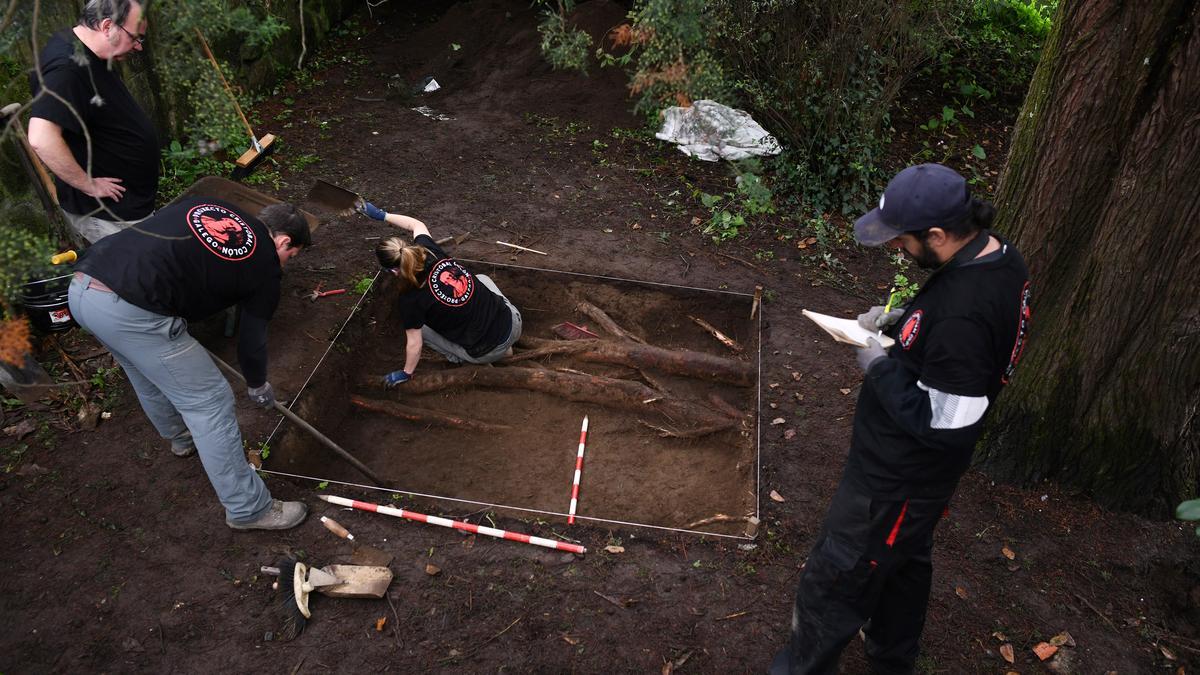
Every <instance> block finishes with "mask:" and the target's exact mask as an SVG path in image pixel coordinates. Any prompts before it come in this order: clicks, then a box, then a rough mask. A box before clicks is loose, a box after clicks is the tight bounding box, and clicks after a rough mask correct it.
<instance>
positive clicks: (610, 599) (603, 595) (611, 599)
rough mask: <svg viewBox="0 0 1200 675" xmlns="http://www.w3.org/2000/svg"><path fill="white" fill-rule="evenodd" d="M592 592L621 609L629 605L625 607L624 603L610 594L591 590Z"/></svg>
mask: <svg viewBox="0 0 1200 675" xmlns="http://www.w3.org/2000/svg"><path fill="white" fill-rule="evenodd" d="M592 592H593V593H595V594H596V595H598V596H600V597H602V598H604V599H605V600H607V601H609V602H611V603H612V604H614V605H616V606H617V607H620V608H621V609H629V607H627V606H626V605H625V603H623V602H621V601H620V600H617V599H616V598H614V597H612V596H611V595H605V594H603V593H601V592H600V591H592Z"/></svg>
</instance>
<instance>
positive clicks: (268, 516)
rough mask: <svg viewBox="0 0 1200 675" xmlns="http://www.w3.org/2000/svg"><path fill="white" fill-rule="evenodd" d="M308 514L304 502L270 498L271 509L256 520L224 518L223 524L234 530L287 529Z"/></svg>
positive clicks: (300, 521) (298, 522) (301, 521)
mask: <svg viewBox="0 0 1200 675" xmlns="http://www.w3.org/2000/svg"><path fill="white" fill-rule="evenodd" d="M307 515H308V505H307V504H305V503H304V502H285V501H281V500H278V499H272V500H271V509H270V510H269V511H267V512H266V513H265V514H263V515H262V516H261V517H260V518H259V519H258V520H254V521H251V522H249V523H235V522H232V521H230V520H229V518H226V519H225V524H226V525H228V526H229V527H231V528H233V529H235V530H287V529H290V528H293V527H295V526H297V525H299V524H300V523H303V522H304V517H305V516H307Z"/></svg>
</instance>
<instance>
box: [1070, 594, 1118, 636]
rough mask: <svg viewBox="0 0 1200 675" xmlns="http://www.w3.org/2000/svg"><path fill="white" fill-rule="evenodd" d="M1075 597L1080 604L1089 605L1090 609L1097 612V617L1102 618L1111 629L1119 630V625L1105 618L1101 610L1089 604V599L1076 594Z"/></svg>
mask: <svg viewBox="0 0 1200 675" xmlns="http://www.w3.org/2000/svg"><path fill="white" fill-rule="evenodd" d="M1075 597H1077V598H1079V601H1080V602H1082V603H1083V604H1085V605H1087V607H1088V609H1090V610H1092V611H1093V612H1095V613H1096V616H1098V617H1100V618H1101V619H1104V623H1107V624H1108V625H1109V627H1111V628H1112V629H1113V630H1117V625H1116V624H1115V623H1113V622H1112V619H1110V618H1108V617H1107V616H1104V613H1103V612H1101V611H1100V610H1098V609H1096V607H1095V606H1094V605H1093V604H1092V603H1090V602H1088V599H1087V598H1085V597H1083V596H1082V595H1080V594H1078V593H1076V594H1075Z"/></svg>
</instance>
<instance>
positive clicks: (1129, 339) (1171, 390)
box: [979, 0, 1200, 515]
mask: <svg viewBox="0 0 1200 675" xmlns="http://www.w3.org/2000/svg"><path fill="white" fill-rule="evenodd" d="M1198 23H1200V11H1198V9H1197V2H1196V0H1164V1H1163V2H1155V3H1127V2H1120V1H1118V0H1088V1H1087V2H1083V1H1081V0H1063V2H1062V4H1061V5H1060V6H1059V10H1058V16H1057V17H1056V18H1055V21H1054V28H1053V30H1052V32H1051V35H1050V37H1049V38H1048V40H1047V44H1046V46H1045V51H1044V52H1043V55H1042V60H1041V62H1040V64H1039V66H1038V69H1037V72H1036V73H1035V75H1034V78H1033V82H1032V84H1031V86H1030V89H1029V94H1028V97H1027V98H1026V101H1025V104H1024V108H1023V109H1022V111H1021V114H1020V118H1019V120H1018V123H1017V127H1016V130H1015V132H1014V138H1013V144H1012V150H1011V153H1010V156H1009V160H1008V165H1007V167H1006V170H1005V173H1004V176H1003V178H1002V181H1001V184H1000V187H999V191H998V198H997V207H998V209H997V211H998V218H997V223H996V224H997V229H998V230H1000V231H1004V232H1007V233H1008V234H1009V235H1010V236H1011V237H1012V238H1013V240H1014V241H1015V243H1016V244H1017V246H1018V248H1020V249H1021V251H1022V252H1023V254H1024V255H1025V257H1026V260H1027V261H1028V262H1029V266H1030V272H1031V275H1032V278H1033V329H1032V334H1031V338H1030V341H1029V347H1028V349H1027V351H1026V354H1025V357H1024V359H1023V362H1022V363H1021V365H1020V368H1019V369H1018V371H1017V374H1016V376H1015V378H1014V381H1013V382H1012V383H1011V384H1010V385H1009V386H1008V388H1007V391H1006V392H1005V393H1004V396H1003V397H1002V398H1001V399H1000V403H999V406H998V408H997V410H996V411H995V414H994V415H993V416H992V419H991V422H990V423H989V427H988V433H987V434H986V436H985V438H984V440H983V442H982V443H981V447H980V455H979V458H980V461H981V462H982V463H983V465H984V466H985V468H987V469H988V470H989V471H991V472H993V473H995V474H996V475H998V476H1000V477H1008V478H1015V479H1018V480H1038V479H1042V478H1053V479H1055V480H1058V481H1060V482H1063V483H1067V484H1070V485H1074V486H1076V487H1079V488H1082V489H1084V490H1087V491H1089V492H1091V493H1092V494H1093V495H1094V496H1095V498H1096V499H1097V500H1098V501H1100V502H1101V503H1103V504H1106V505H1111V506H1116V507H1121V508H1129V509H1133V510H1136V511H1140V512H1144V513H1153V514H1158V515H1166V513H1167V512H1168V509H1170V508H1173V507H1174V505H1175V504H1176V503H1178V502H1179V501H1181V500H1182V499H1184V498H1187V497H1194V496H1196V490H1197V485H1198V481H1200V452H1198V448H1197V437H1196V411H1197V406H1198V405H1200V339H1197V336H1198V334H1200V295H1198V294H1197V289H1200V227H1198V226H1197V225H1198V223H1197V215H1200V208H1198V207H1200V124H1197V122H1198V121H1200V115H1198V113H1197V107H1196V101H1197V100H1200V30H1198V28H1200V26H1198Z"/></svg>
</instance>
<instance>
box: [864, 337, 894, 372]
mask: <svg viewBox="0 0 1200 675" xmlns="http://www.w3.org/2000/svg"><path fill="white" fill-rule="evenodd" d="M886 357H887V350H885V349H884V348H883V345H881V344H879V341H878V340H876V339H875V338H867V346H866V347H859V348H858V367H859V368H862V371H863V372H864V373H865V372H867V371H868V370H870V369H871V364H873V363H875V362H876V361H878V360H879V359H882V358H886Z"/></svg>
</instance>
